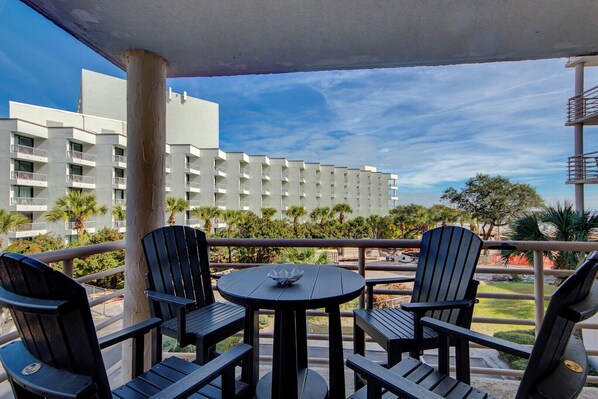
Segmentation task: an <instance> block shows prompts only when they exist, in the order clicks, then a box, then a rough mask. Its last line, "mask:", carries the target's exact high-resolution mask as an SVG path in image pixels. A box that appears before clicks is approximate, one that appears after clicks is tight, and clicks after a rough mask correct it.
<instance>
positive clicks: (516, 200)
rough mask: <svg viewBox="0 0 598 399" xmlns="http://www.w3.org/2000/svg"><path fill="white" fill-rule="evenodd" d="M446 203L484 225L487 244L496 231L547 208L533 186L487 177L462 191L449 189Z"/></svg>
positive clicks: (480, 177) (481, 176)
mask: <svg viewBox="0 0 598 399" xmlns="http://www.w3.org/2000/svg"><path fill="white" fill-rule="evenodd" d="M442 200H443V201H445V202H447V203H449V204H451V205H453V206H454V207H456V208H457V209H460V210H462V211H464V212H467V213H469V214H470V215H471V216H472V217H474V218H476V219H477V220H478V221H479V222H480V223H482V232H483V238H484V240H487V239H489V238H490V236H491V235H492V231H493V229H494V227H497V226H505V225H507V224H508V223H510V222H511V221H513V220H514V219H515V218H516V217H517V216H519V215H521V214H522V213H524V212H526V211H529V210H531V209H534V208H539V207H541V206H542V205H543V200H542V198H541V197H540V195H539V194H538V193H537V191H536V190H535V189H534V188H533V187H532V186H530V185H529V184H523V183H513V182H511V181H510V180H509V179H507V178H505V177H502V176H496V177H492V176H489V175H484V174H478V175H476V176H475V177H472V178H471V179H469V180H467V182H466V183H465V187H464V188H463V189H461V190H460V191H458V190H457V189H455V188H453V187H450V188H448V189H446V190H445V191H444V192H443V194H442Z"/></svg>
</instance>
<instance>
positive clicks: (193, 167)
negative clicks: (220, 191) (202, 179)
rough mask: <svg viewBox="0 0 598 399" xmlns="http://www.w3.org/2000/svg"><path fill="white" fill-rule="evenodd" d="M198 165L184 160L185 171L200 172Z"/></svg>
mask: <svg viewBox="0 0 598 399" xmlns="http://www.w3.org/2000/svg"><path fill="white" fill-rule="evenodd" d="M200 170H201V169H200V166H199V165H198V164H196V163H193V162H185V171H187V172H189V173H193V174H196V175H198V174H200Z"/></svg>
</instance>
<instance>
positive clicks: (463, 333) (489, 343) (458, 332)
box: [421, 317, 532, 359]
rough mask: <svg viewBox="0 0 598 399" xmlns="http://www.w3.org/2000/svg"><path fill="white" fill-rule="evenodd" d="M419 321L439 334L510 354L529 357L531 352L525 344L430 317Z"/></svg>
mask: <svg viewBox="0 0 598 399" xmlns="http://www.w3.org/2000/svg"><path fill="white" fill-rule="evenodd" d="M421 323H422V324H423V325H424V326H427V327H430V328H432V329H433V330H435V331H437V332H439V333H441V334H444V335H448V336H451V337H456V338H459V339H462V340H466V341H469V342H475V343H477V344H480V345H484V346H486V347H488V348H492V349H496V350H499V351H502V352H507V353H510V354H511V355H515V356H519V357H522V358H524V359H529V357H530V355H531V353H532V349H531V348H529V347H527V346H523V345H519V344H516V343H513V342H510V341H506V340H504V339H499V338H494V337H491V336H489V335H485V334H480V333H478V332H475V331H471V330H468V329H466V328H463V327H458V326H455V325H454V324H450V323H445V322H444V321H440V320H436V319H433V318H431V317H424V318H423V319H421Z"/></svg>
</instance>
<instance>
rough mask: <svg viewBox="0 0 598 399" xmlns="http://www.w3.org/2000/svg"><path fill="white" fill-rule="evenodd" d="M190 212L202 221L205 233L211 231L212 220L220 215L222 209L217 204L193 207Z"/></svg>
mask: <svg viewBox="0 0 598 399" xmlns="http://www.w3.org/2000/svg"><path fill="white" fill-rule="evenodd" d="M191 213H192V214H193V215H195V216H197V217H198V218H200V219H201V220H203V221H204V225H203V230H204V232H205V233H206V234H210V232H211V231H212V221H213V220H214V219H216V218H218V217H220V216H222V210H220V208H218V207H217V206H200V207H198V208H193V209H192V210H191Z"/></svg>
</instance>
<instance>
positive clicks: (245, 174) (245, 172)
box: [239, 168, 249, 179]
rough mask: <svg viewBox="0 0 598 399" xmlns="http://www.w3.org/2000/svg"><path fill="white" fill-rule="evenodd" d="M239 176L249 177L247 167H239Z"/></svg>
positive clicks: (242, 177)
mask: <svg viewBox="0 0 598 399" xmlns="http://www.w3.org/2000/svg"><path fill="white" fill-rule="evenodd" d="M239 177H240V178H241V179H249V169H245V168H242V169H240V170H239Z"/></svg>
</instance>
